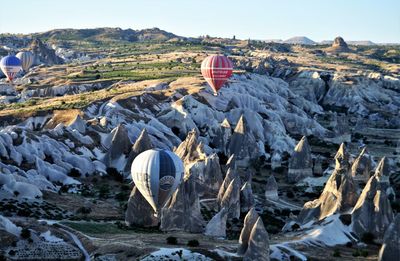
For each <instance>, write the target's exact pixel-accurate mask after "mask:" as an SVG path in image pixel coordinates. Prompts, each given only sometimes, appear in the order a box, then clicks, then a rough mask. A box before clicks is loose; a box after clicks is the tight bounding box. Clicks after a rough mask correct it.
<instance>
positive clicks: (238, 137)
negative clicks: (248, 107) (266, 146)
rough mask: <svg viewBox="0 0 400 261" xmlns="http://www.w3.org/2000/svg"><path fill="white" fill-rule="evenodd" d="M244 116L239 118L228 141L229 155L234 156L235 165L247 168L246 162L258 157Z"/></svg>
mask: <svg viewBox="0 0 400 261" xmlns="http://www.w3.org/2000/svg"><path fill="white" fill-rule="evenodd" d="M247 125H248V123H247V120H246V119H245V116H244V115H242V116H240V119H239V121H238V123H237V125H236V128H235V131H234V132H233V134H232V136H231V138H230V139H229V154H230V155H232V154H235V157H236V163H237V164H239V165H243V166H247V165H248V161H249V160H250V159H253V158H257V157H259V156H260V149H259V146H258V144H257V141H256V138H255V137H254V135H253V134H252V132H251V131H250V129H249V128H248V126H247Z"/></svg>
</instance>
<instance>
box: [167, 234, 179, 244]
mask: <svg viewBox="0 0 400 261" xmlns="http://www.w3.org/2000/svg"><path fill="white" fill-rule="evenodd" d="M166 240H167V244H168V245H177V244H178V239H177V238H176V237H173V236H170V237H167V239H166Z"/></svg>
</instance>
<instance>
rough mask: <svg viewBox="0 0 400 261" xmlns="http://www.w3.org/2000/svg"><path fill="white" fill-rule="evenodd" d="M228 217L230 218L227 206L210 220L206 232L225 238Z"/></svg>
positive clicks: (209, 234) (206, 233)
mask: <svg viewBox="0 0 400 261" xmlns="http://www.w3.org/2000/svg"><path fill="white" fill-rule="evenodd" d="M227 219H228V211H227V210H226V209H225V208H222V209H221V210H220V211H219V212H218V213H217V214H215V215H214V216H213V217H212V218H211V220H210V221H209V222H208V224H207V226H206V229H205V232H204V234H205V235H206V236H212V237H218V238H225V237H226V220H227Z"/></svg>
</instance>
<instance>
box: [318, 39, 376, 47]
mask: <svg viewBox="0 0 400 261" xmlns="http://www.w3.org/2000/svg"><path fill="white" fill-rule="evenodd" d="M346 42H347V44H348V45H365V46H373V45H377V44H376V43H374V42H372V41H369V40H366V41H346ZM332 43H333V41H332V40H324V41H321V42H319V44H328V45H331V44H332Z"/></svg>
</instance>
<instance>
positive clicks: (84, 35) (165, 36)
mask: <svg viewBox="0 0 400 261" xmlns="http://www.w3.org/2000/svg"><path fill="white" fill-rule="evenodd" d="M32 37H37V38H42V39H48V40H87V41H100V42H103V41H105V42H108V41H110V42H111V41H127V42H136V41H168V40H171V39H174V38H182V37H179V36H177V35H175V34H173V33H169V32H166V31H164V30H161V29H159V28H151V29H143V30H133V29H126V30H124V29H121V28H108V27H105V28H94V29H55V30H51V31H47V32H44V33H34V34H32Z"/></svg>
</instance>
